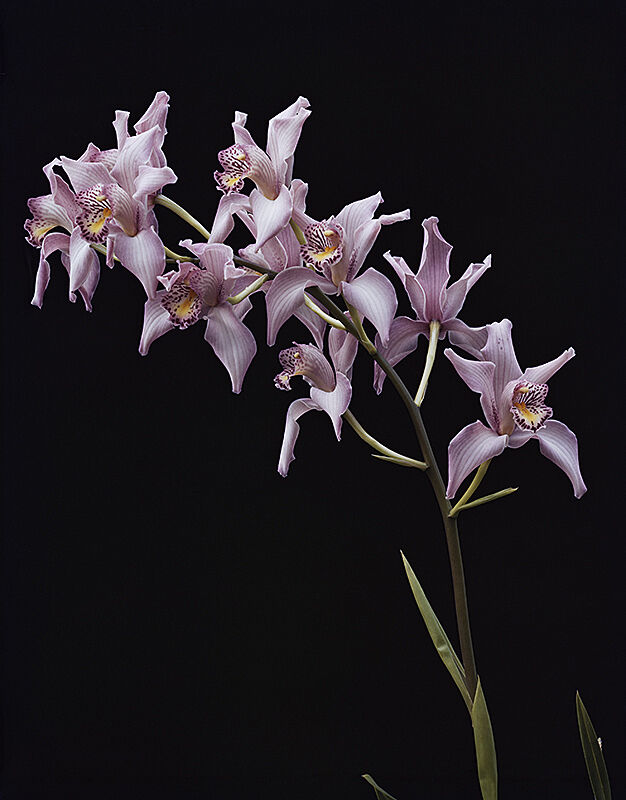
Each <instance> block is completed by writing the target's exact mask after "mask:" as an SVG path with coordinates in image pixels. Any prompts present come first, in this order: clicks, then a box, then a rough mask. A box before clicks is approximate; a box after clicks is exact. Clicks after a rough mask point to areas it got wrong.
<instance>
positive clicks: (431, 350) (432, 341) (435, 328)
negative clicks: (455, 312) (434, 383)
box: [415, 320, 441, 406]
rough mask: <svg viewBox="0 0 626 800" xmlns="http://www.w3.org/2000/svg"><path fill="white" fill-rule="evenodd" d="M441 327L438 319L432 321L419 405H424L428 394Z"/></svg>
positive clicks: (418, 393) (418, 396)
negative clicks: (427, 389)
mask: <svg viewBox="0 0 626 800" xmlns="http://www.w3.org/2000/svg"><path fill="white" fill-rule="evenodd" d="M440 328H441V323H440V322H439V321H438V320H433V321H432V322H431V323H430V333H429V337H428V352H427V353H426V363H425V364H424V372H423V373H422V379H421V380H420V385H419V387H418V389H417V394H416V395H415V403H416V405H418V406H421V405H422V403H423V402H424V396H425V395H426V388H427V386H428V379H429V378H430V373H431V372H432V370H433V366H434V363H435V356H436V354H437V340H438V339H439V330H440Z"/></svg>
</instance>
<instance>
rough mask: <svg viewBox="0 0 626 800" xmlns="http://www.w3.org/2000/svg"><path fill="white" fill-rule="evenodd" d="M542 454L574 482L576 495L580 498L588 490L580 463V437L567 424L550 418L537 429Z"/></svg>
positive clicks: (536, 435)
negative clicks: (581, 472)
mask: <svg viewBox="0 0 626 800" xmlns="http://www.w3.org/2000/svg"><path fill="white" fill-rule="evenodd" d="M535 439H538V440H539V449H540V450H541V454H542V455H544V456H545V457H546V458H549V459H550V461H553V462H554V463H555V464H556V465H557V467H560V468H561V469H562V470H563V472H564V473H565V474H566V475H567V477H568V478H569V479H570V481H571V482H572V486H573V487H574V495H575V496H576V497H577V498H580V497H582V496H583V495H584V493H585V492H586V491H587V487H586V486H585V482H584V481H583V477H582V475H581V474H580V465H579V463H578V439H577V438H576V434H575V433H573V432H572V431H571V430H570V429H569V428H568V427H567V425H564V424H563V423H562V422H557V420H555V419H550V420H548V421H547V422H546V424H545V426H544V427H543V428H541V429H540V430H538V431H537V433H536V434H535Z"/></svg>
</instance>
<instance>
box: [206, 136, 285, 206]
mask: <svg viewBox="0 0 626 800" xmlns="http://www.w3.org/2000/svg"><path fill="white" fill-rule="evenodd" d="M217 158H218V160H219V162H220V164H221V165H222V169H223V170H224V171H223V172H219V171H215V172H214V173H213V176H214V178H215V181H216V183H217V187H218V189H221V191H223V192H224V194H231V193H232V192H240V191H241V190H242V189H243V186H244V179H245V178H250V180H252V181H254V183H255V184H256V185H257V187H258V188H259V190H260V191H261V193H262V194H263V195H264V196H265V197H267V198H268V199H270V200H275V199H276V197H277V196H278V179H277V174H276V170H275V168H274V166H273V165H272V162H271V161H270V158H269V156H268V155H267V153H265V152H263V150H261V148H260V147H256V145H255V146H253V145H243V144H233V145H231V146H230V147H227V148H226V149H225V150H220V152H219V153H218V154H217Z"/></svg>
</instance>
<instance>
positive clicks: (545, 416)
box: [510, 381, 552, 433]
mask: <svg viewBox="0 0 626 800" xmlns="http://www.w3.org/2000/svg"><path fill="white" fill-rule="evenodd" d="M547 394H548V384H547V383H531V382H530V381H520V382H519V383H518V384H517V385H516V386H515V388H514V389H513V397H512V399H511V407H510V412H511V414H512V415H513V419H514V421H515V424H516V425H517V427H518V428H521V430H525V431H532V432H533V433H534V432H535V431H538V430H539V429H540V428H543V427H544V425H545V424H546V421H547V420H549V419H550V418H551V417H552V409H551V408H550V407H549V406H547V405H546V404H545V403H544V400H545V399H546V396H547Z"/></svg>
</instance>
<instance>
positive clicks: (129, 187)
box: [25, 92, 586, 498]
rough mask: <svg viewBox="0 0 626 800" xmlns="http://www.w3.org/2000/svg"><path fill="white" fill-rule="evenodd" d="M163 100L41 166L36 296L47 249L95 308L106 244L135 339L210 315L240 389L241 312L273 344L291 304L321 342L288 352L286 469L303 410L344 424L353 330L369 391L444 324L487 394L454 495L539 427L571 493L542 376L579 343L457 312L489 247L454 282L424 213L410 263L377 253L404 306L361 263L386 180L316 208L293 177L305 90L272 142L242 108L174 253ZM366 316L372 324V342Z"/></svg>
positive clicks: (463, 365) (565, 450) (574, 462)
mask: <svg viewBox="0 0 626 800" xmlns="http://www.w3.org/2000/svg"><path fill="white" fill-rule="evenodd" d="M168 109H169V97H168V95H167V94H166V93H165V92H157V94H156V96H155V97H154V100H153V101H152V103H151V104H150V106H149V107H148V109H147V110H146V112H145V113H144V114H143V116H141V118H140V119H139V120H138V121H137V122H136V123H135V124H134V126H133V130H134V133H130V132H129V128H128V121H129V116H130V115H129V113H128V112H126V111H117V112H116V113H115V118H114V121H113V128H114V133H115V141H114V143H113V146H112V147H109V148H105V149H100V148H99V147H97V146H96V145H94V144H93V143H90V144H89V145H88V146H87V148H86V149H85V151H84V152H83V153H82V155H79V156H78V157H77V158H69V157H66V156H59V157H55V158H53V159H52V160H51V161H50V162H49V163H48V164H47V165H46V166H45V167H44V168H43V171H44V174H45V176H46V179H47V181H48V184H49V193H48V194H44V195H41V196H39V197H33V198H31V199H30V200H29V201H28V207H29V209H30V212H31V217H30V218H29V219H28V220H27V221H26V223H25V228H26V231H27V234H28V236H27V241H28V242H29V243H30V244H31V245H32V246H34V247H36V248H38V249H39V251H40V252H39V263H38V268H37V274H36V278H35V291H34V296H33V299H32V303H33V304H34V305H36V306H38V307H41V306H42V304H43V300H44V294H45V291H46V287H47V285H48V282H49V280H50V271H51V268H50V262H49V259H50V257H51V256H52V255H53V254H54V253H55V252H58V253H59V254H60V262H61V264H62V266H63V267H64V268H65V270H66V271H67V274H68V278H69V299H70V300H71V301H72V302H74V301H75V300H76V295H77V294H80V295H81V297H82V298H83V301H84V304H85V306H86V308H87V310H89V311H91V309H92V299H93V295H94V292H95V290H96V287H97V284H98V282H99V279H100V258H101V256H103V257H104V259H105V263H106V265H107V266H108V267H114V266H115V265H116V264H120V265H121V266H122V267H124V268H125V269H127V270H128V271H129V272H131V273H132V274H133V275H134V276H135V277H136V278H137V279H138V280H139V281H140V283H141V285H142V286H143V289H144V291H145V295H146V300H145V307H144V322H143V330H142V332H141V336H140V344H139V351H140V353H141V354H142V355H146V354H147V353H148V351H149V349H150V347H151V345H152V344H153V343H154V342H155V341H156V340H157V339H159V338H160V337H161V336H163V335H164V334H166V333H168V332H170V331H172V330H174V329H176V328H179V329H185V328H188V327H190V326H192V325H195V324H196V323H199V322H201V321H202V322H203V323H204V338H205V339H206V341H207V343H208V344H209V345H210V346H211V348H212V349H213V351H214V353H215V355H216V356H217V358H218V359H219V360H220V361H221V362H222V364H223V365H224V367H225V368H226V370H227V372H228V374H229V377H230V381H231V385H232V389H233V391H234V392H240V391H241V388H242V385H243V381H244V378H245V375H246V372H247V370H248V368H249V366H250V364H251V362H252V360H253V358H254V356H255V354H256V351H257V342H256V338H255V336H254V334H253V332H252V331H251V330H250V328H249V327H248V326H247V325H246V324H245V321H244V320H245V317H246V314H247V313H248V311H249V310H250V308H251V307H252V300H251V298H252V297H254V296H260V297H262V298H264V299H265V308H266V315H267V332H266V336H267V343H268V345H274V344H275V342H276V339H277V337H278V335H279V333H280V332H281V329H282V328H283V326H284V325H285V323H287V322H288V320H290V319H291V318H296V319H297V320H298V321H299V322H300V323H301V324H302V325H303V326H304V327H305V328H306V330H307V331H308V334H309V335H310V337H312V339H313V341H312V342H308V343H307V342H304V341H298V342H297V343H294V344H293V346H291V347H289V348H287V349H284V350H282V351H281V352H280V353H279V356H278V360H279V362H280V366H281V371H280V372H279V373H278V375H277V376H276V378H275V385H276V386H277V388H278V389H281V390H289V389H291V380H292V378H294V377H295V376H301V377H302V378H303V379H304V380H305V381H306V382H307V383H308V384H309V385H310V392H309V396H308V397H304V398H300V399H297V400H295V401H294V402H292V403H291V405H290V406H289V408H288V410H287V418H286V424H285V432H284V437H283V442H282V447H281V450H280V457H279V466H278V469H279V472H280V473H281V475H286V474H287V472H288V470H289V465H290V463H291V462H292V461H293V458H294V448H295V444H296V439H297V437H298V433H299V430H300V428H299V423H298V420H299V419H300V417H301V416H302V415H303V414H305V413H306V412H307V411H312V410H317V411H323V412H325V413H326V414H327V415H328V416H329V417H330V419H331V422H332V425H333V430H334V432H335V435H336V436H337V438H338V439H339V438H340V435H341V427H342V421H343V419H344V415H346V414H347V412H348V409H349V407H350V404H351V401H352V385H351V379H352V370H353V365H354V362H355V358H356V355H357V351H358V346H359V341H360V342H361V344H367V348H366V349H369V352H370V353H373V352H375V350H376V351H377V352H378V354H379V355H380V356H381V357H382V358H380V359H379V360H378V363H376V364H375V365H374V389H375V391H376V392H377V393H380V392H381V391H382V388H383V383H384V381H385V378H386V376H387V374H388V372H389V369H388V368H387V367H384V364H387V365H389V367H391V368H393V367H394V366H395V365H397V364H399V363H400V362H401V361H403V360H404V359H405V358H407V357H408V356H409V355H410V354H411V353H413V352H414V351H415V350H416V349H417V348H418V345H419V341H420V337H421V336H423V337H424V339H425V340H426V341H428V342H429V353H430V352H431V348H433V353H434V347H435V346H436V340H437V339H444V338H445V337H448V341H449V343H450V345H451V346H453V347H456V348H459V349H461V350H462V351H464V353H465V354H466V356H469V357H466V356H461V355H459V354H458V353H457V352H456V351H455V350H452V349H451V348H448V349H446V350H445V355H446V356H447V358H448V359H449V360H450V361H451V362H452V365H453V366H454V368H455V370H456V372H457V373H458V375H459V376H460V378H461V379H462V380H463V381H464V382H465V383H466V384H467V386H468V387H469V388H470V389H471V390H472V391H475V392H477V393H478V394H479V395H480V403H481V406H482V410H483V413H484V416H485V420H486V423H487V424H484V423H483V422H480V421H476V422H473V423H471V424H469V425H467V426H466V427H465V428H463V430H461V431H460V432H459V433H458V434H457V435H456V436H455V437H454V438H453V439H452V441H451V442H450V445H449V450H448V487H447V496H448V497H449V498H452V497H454V496H455V494H456V493H457V491H458V489H459V487H460V485H461V483H462V482H463V480H464V479H465V478H466V477H467V476H468V475H469V474H470V473H471V472H472V471H473V470H474V469H475V468H477V467H479V466H480V465H481V464H483V463H485V462H487V461H489V460H490V459H492V458H494V457H495V456H497V455H499V454H501V453H502V452H503V451H504V450H505V449H506V448H518V447H521V446H522V445H523V444H525V443H526V442H528V441H529V440H530V439H536V440H537V441H538V443H539V448H540V451H541V453H542V454H543V455H545V456H546V457H547V458H549V459H550V460H552V461H553V462H554V463H556V464H557V465H558V466H559V467H560V468H561V469H562V470H563V471H564V472H565V473H566V475H567V476H568V477H569V479H570V481H571V483H572V485H573V487H574V493H575V495H576V497H580V496H581V495H582V494H583V493H584V492H585V491H586V487H585V484H584V482H583V479H582V476H581V473H580V468H579V464H578V445H577V440H576V436H575V435H574V434H573V433H572V432H571V431H570V430H569V428H567V426H566V425H564V424H563V423H562V422H558V421H556V420H555V419H553V411H552V408H550V407H549V406H548V405H546V400H547V394H548V386H547V381H548V380H549V379H550V378H551V377H552V376H553V375H554V374H555V373H556V372H557V370H559V369H560V367H561V366H563V365H564V364H565V363H566V362H567V361H569V360H570V359H571V358H572V357H573V356H574V351H573V349H571V348H570V349H569V350H566V351H565V352H564V353H563V354H562V355H561V356H559V357H557V358H555V359H554V360H553V361H551V362H548V363H547V364H543V365H541V366H538V367H530V368H527V369H525V370H522V369H521V367H520V366H519V365H518V362H517V359H516V356H515V352H514V349H513V344H512V339H511V323H510V322H509V321H508V320H503V321H501V322H492V323H490V324H486V325H481V326H469V325H467V324H466V323H465V322H464V321H463V320H462V319H461V318H460V316H459V315H460V313H461V311H462V308H463V305H464V303H465V301H466V299H467V295H468V292H469V290H470V289H471V288H472V287H473V286H474V284H475V283H476V282H477V281H478V279H479V278H481V277H482V276H483V275H484V274H485V273H486V272H487V270H488V269H489V268H490V266H491V257H490V256H487V257H486V258H485V259H483V260H482V261H479V262H476V263H473V264H470V266H469V267H468V268H467V269H466V270H465V272H463V274H462V275H461V277H460V278H458V279H457V280H456V281H454V282H452V283H450V254H451V251H452V246H451V245H450V244H449V243H448V242H447V241H446V240H445V239H444V238H443V236H442V235H441V233H440V232H439V227H438V223H439V220H438V219H437V218H436V217H428V218H427V219H425V220H424V222H423V223H422V225H423V229H424V244H423V250H422V256H421V260H420V263H419V266H418V268H417V270H416V271H413V269H412V268H411V267H410V266H409V264H408V263H407V262H406V261H405V259H404V258H403V257H402V256H396V255H391V253H390V252H389V251H387V253H385V256H384V258H385V260H386V262H387V263H388V264H389V265H390V266H391V268H392V273H391V274H392V277H395V279H397V280H399V282H400V284H401V285H402V287H403V288H404V291H405V292H406V295H407V297H408V300H409V302H410V305H411V308H412V311H413V316H398V315H397V311H398V298H397V293H396V288H395V286H394V284H393V283H392V281H391V280H390V279H389V277H388V276H387V275H385V274H384V273H383V272H381V271H380V270H379V269H376V268H375V267H372V266H367V267H366V266H365V262H366V260H367V258H368V256H369V254H370V252H371V250H372V247H373V245H374V243H375V242H376V240H377V238H378V236H379V235H381V234H382V231H383V227H387V226H390V225H393V224H395V223H397V222H401V221H406V220H408V219H409V217H410V212H409V210H408V209H405V210H402V211H398V212H394V213H390V214H379V215H378V216H377V212H378V207H379V206H380V204H381V203H382V201H383V198H382V195H381V193H380V192H379V191H375V192H374V193H373V194H371V195H369V196H368V197H365V198H362V199H357V200H353V201H352V202H349V203H348V204H347V205H345V206H344V208H342V209H341V210H339V211H337V212H336V213H335V210H334V209H332V208H323V209H321V213H319V214H318V215H316V216H311V215H310V214H309V213H308V212H307V208H306V200H307V192H308V184H307V183H305V182H304V181H303V180H301V179H300V178H298V177H296V178H294V155H295V151H296V148H297V145H298V142H299V140H300V137H301V134H302V131H303V127H304V123H305V122H306V120H307V119H308V117H309V116H310V114H311V111H310V108H309V101H308V100H307V99H306V98H304V97H298V98H297V100H296V101H295V102H294V103H292V104H291V105H290V106H288V107H287V108H286V109H285V110H284V111H281V112H280V113H278V114H277V115H276V116H274V117H272V118H271V119H270V120H269V123H268V128H267V140H266V143H265V146H264V147H262V146H260V145H259V144H257V142H256V141H255V140H254V138H253V137H252V135H251V133H250V132H249V130H248V128H247V127H246V125H247V115H246V114H244V113H242V112H240V111H236V112H235V117H234V121H233V123H232V130H233V140H232V143H231V144H227V142H224V144H226V147H225V148H224V149H222V150H220V151H219V152H218V153H217V154H216V162H217V163H219V165H220V169H216V170H215V172H214V174H213V179H214V181H215V189H213V191H215V190H217V192H216V201H217V202H216V208H215V215H214V218H213V224H212V226H211V228H210V235H209V236H208V241H207V240H206V236H205V237H204V238H203V240H202V241H196V240H195V238H194V240H192V239H185V240H183V241H182V242H180V243H179V247H180V248H183V249H184V250H185V252H186V253H187V255H180V254H176V253H174V252H173V251H172V250H171V249H170V248H168V247H167V246H166V244H165V243H164V242H163V241H162V238H161V237H160V235H159V226H158V221H157V216H156V213H155V210H156V208H157V206H158V205H159V204H160V203H161V204H162V205H166V203H165V202H162V195H161V193H162V191H163V189H164V187H166V186H168V185H171V184H173V183H175V182H176V180H177V177H176V175H175V173H174V171H173V170H172V169H171V167H169V166H168V165H167V161H166V157H165V154H164V149H163V148H164V144H165V137H166V132H167V131H166V120H167V115H168ZM61 171H63V172H64V175H63V174H62V172H61ZM209 182H210V175H208V174H207V184H209ZM174 205H176V204H174ZM178 208H179V209H180V207H178ZM181 215H182V214H181ZM186 216H187V219H188V221H190V220H191V224H192V225H193V223H194V221H193V218H191V217H190V215H186ZM236 222H238V224H239V225H241V226H242V228H243V230H244V231H245V232H246V233H247V235H248V236H249V237H250V238H249V244H248V245H246V246H245V247H243V248H240V249H239V250H238V252H237V255H235V253H234V252H233V249H232V248H231V246H230V245H229V244H227V239H228V237H229V236H230V235H231V233H232V231H233V229H234V227H235V224H236ZM194 227H196V230H198V231H200V232H202V231H206V229H204V228H203V227H202V226H201V225H194ZM384 236H385V237H386V236H388V234H387V232H385V234H384ZM168 261H169V262H170V263H169V268H168ZM263 276H265V277H263ZM321 293H322V294H323V296H325V297H326V298H327V299H328V300H331V299H333V298H334V299H335V300H336V301H337V302H338V303H339V304H340V305H341V304H343V307H338V306H337V305H336V304H334V305H333V304H331V305H332V307H333V308H334V309H335V312H334V314H333V313H331V314H330V315H329V314H328V313H327V310H328V309H326V310H325V309H324V308H322V307H321V306H320V304H319V302H318V300H319V297H320V296H322V295H321ZM316 298H317V299H316ZM333 303H334V301H333ZM337 312H338V313H337ZM342 320H343V323H345V324H342ZM365 324H368V325H371V326H372V327H373V329H374V331H375V334H374V336H373V339H374V341H373V343H372V341H370V340H369V338H368V337H367V334H366V333H365V327H364V325H365ZM327 328H328V329H329V330H328V333H327V330H326V329H327ZM298 338H299V339H300V340H302V339H304V338H305V337H303V336H300V337H298ZM374 348H375V350H374ZM325 352H326V353H327V354H328V356H327V355H326V354H325ZM425 375H426V373H425ZM426 381H427V376H426Z"/></svg>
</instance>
